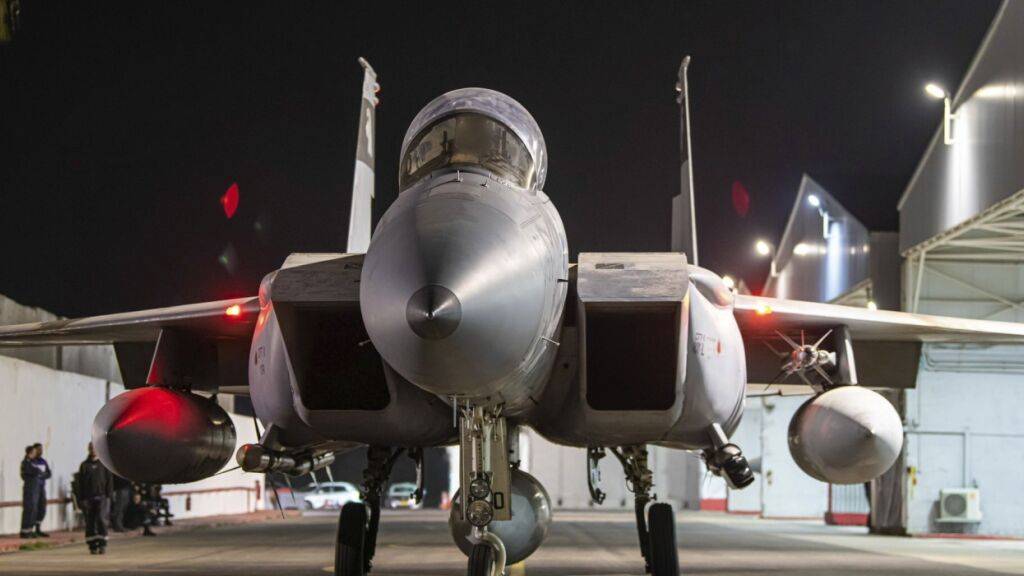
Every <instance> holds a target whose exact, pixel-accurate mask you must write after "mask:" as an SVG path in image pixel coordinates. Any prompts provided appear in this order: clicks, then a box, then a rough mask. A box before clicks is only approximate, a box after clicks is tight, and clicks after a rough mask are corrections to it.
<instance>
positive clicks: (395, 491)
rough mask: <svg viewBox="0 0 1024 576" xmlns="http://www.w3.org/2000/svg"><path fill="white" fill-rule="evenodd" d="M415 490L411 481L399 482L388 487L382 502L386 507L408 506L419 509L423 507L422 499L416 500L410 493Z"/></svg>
mask: <svg viewBox="0 0 1024 576" xmlns="http://www.w3.org/2000/svg"><path fill="white" fill-rule="evenodd" d="M415 491H416V485H415V484H413V483H411V482H399V483H397V484H392V485H391V487H390V488H388V495H387V498H385V500H384V502H385V505H386V506H387V507H388V508H408V509H410V510H419V509H420V508H422V507H423V501H422V500H420V501H419V502H417V501H416V500H414V499H413V497H412V493H413V492H415Z"/></svg>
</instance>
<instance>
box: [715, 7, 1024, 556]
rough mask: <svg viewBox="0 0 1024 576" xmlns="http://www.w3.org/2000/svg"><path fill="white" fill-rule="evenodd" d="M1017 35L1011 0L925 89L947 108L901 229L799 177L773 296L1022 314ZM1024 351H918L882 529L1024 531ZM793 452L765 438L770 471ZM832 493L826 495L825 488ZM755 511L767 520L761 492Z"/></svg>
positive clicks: (853, 501) (862, 509)
mask: <svg viewBox="0 0 1024 576" xmlns="http://www.w3.org/2000/svg"><path fill="white" fill-rule="evenodd" d="M1021 30H1024V4H1022V3H1020V2H1012V1H1010V2H1005V3H1004V4H1003V5H1002V7H1001V8H1000V10H999V12H998V14H997V15H996V17H995V19H994V21H993V23H992V26H991V28H990V30H989V31H988V34H987V36H986V37H985V40H984V41H983V43H982V44H981V46H980V48H979V50H978V52H977V54H976V55H975V57H974V60H973V62H972V64H971V66H970V68H969V69H968V72H967V74H966V75H965V77H964V79H963V81H962V83H961V85H960V86H959V87H958V88H957V90H956V91H955V93H950V94H946V93H945V89H943V88H941V87H930V89H929V94H931V95H932V96H935V97H938V98H939V99H940V100H945V112H944V114H945V118H943V122H941V123H940V124H939V127H938V129H937V130H936V132H935V134H934V136H933V137H932V139H931V143H930V145H929V146H928V149H927V150H926V151H925V153H924V156H923V157H922V158H921V160H920V162H919V164H918V167H917V170H916V171H915V173H914V175H913V178H912V179H911V181H910V182H909V184H908V185H907V187H906V190H905V191H904V193H903V196H902V198H901V200H900V202H899V204H898V206H896V207H895V209H898V210H899V231H898V232H895V233H894V232H888V231H869V230H867V228H865V227H864V225H863V224H861V223H860V222H859V221H858V220H857V219H856V217H854V216H853V215H852V214H850V213H849V212H848V211H847V210H846V209H845V208H844V207H843V206H842V205H841V204H840V203H839V202H838V201H837V200H836V199H835V198H834V197H833V196H832V195H831V194H829V193H828V191H827V190H825V189H824V188H822V187H821V186H820V185H819V184H818V183H817V182H815V181H814V180H813V179H812V178H811V177H809V176H805V177H804V179H803V181H802V183H801V186H800V189H799V190H798V192H797V196H796V200H795V202H794V205H793V209H792V213H791V216H790V219H789V223H788V224H787V226H786V229H785V232H784V234H783V236H782V238H781V240H780V241H779V242H778V249H777V250H774V253H773V254H772V259H773V263H772V270H773V272H774V274H772V275H771V277H770V278H769V280H768V282H767V284H766V288H765V294H767V295H772V296H778V297H786V298H799V299H806V300H815V301H820V302H834V303H840V304H848V305H860V306H876V307H878V308H881V309H902V310H905V311H910V312H921V313H925V314H935V315H945V316H961V317H965V318H978V319H988V320H1005V321H1011V322H1020V321H1021V320H1022V319H1024V304H1022V303H1024V241H1022V234H1024V169H1022V166H1024V163H1022V162H1021V150H1022V147H1024V125H1022V124H1021V123H1020V122H1019V121H1016V119H1017V118H1020V117H1021V114H1022V113H1024V99H1022V98H1021V94H1022V89H1024V88H1022V86H1024V84H1022V83H1021V82H1022V79H1021V73H1022V71H1021V62H1022V60H1021V56H1022V54H1024V44H1022V40H1021V38H1022V36H1021V33H1020V32H1021ZM932 88H938V89H939V90H933V89H932ZM922 105H924V103H922ZM861 193H870V191H868V190H865V191H862V192H861ZM1020 358H1021V348H1020V347H1018V346H1009V345H966V344H960V345H956V344H925V345H924V346H923V347H922V350H921V354H920V362H919V365H918V369H917V374H916V378H915V380H914V382H913V386H912V387H909V388H907V389H904V390H899V391H896V392H895V393H894V394H893V395H892V396H891V397H890V400H891V401H892V402H893V403H894V405H896V406H897V407H898V408H899V410H900V412H901V414H902V416H903V419H904V426H905V433H906V445H905V447H904V453H903V456H902V458H901V460H900V461H899V462H897V464H896V465H895V466H894V468H893V470H892V471H890V473H888V474H887V475H885V476H883V477H882V478H880V479H878V480H876V481H875V482H874V483H873V484H872V490H871V494H872V499H873V500H872V504H873V505H874V506H873V507H872V508H871V509H872V512H873V516H872V520H871V522H872V528H873V529H876V530H878V531H887V532H896V533H909V534H920V533H946V532H954V533H956V532H965V533H974V534H988V535H1007V536H1021V535H1024V500H1022V499H1021V496H1020V494H1021V492H1020V488H1019V485H1018V484H1017V482H1016V480H1015V479H1014V478H1013V475H1012V474H1007V473H1006V468H1005V464H1006V461H1005V458H1006V456H1007V455H1009V454H1021V453H1024V422H1022V421H1021V419H1020V418H1019V414H1020V413H1021V412H1022V411H1024V389H1021V387H1020V385H1019V384H1020V379H1021V376H1022V375H1024V363H1022V362H1021V359H1020ZM866 384H867V385H870V384H871V383H866ZM752 402H753V404H754V405H755V406H754V412H757V411H760V412H761V413H762V414H767V413H769V412H775V411H776V410H778V409H780V408H781V409H783V410H785V409H786V408H787V407H788V405H789V404H791V403H792V402H794V400H792V399H786V398H781V397H780V398H766V399H760V400H753V401H752ZM758 404H760V406H757V405H758ZM790 408H791V407H790ZM756 420H757V417H754V418H749V416H748V420H745V421H744V426H748V425H750V426H754V427H756V426H757V424H756ZM765 422H767V423H768V424H767V426H768V427H770V426H771V420H770V419H768V420H763V421H762V426H765V424H764V423H765ZM782 426H785V421H784V420H783V422H782ZM776 428H777V429H775V430H773V431H770V432H769V431H768V429H767V428H765V435H764V437H765V438H770V437H775V436H778V435H779V434H780V433H783V430H781V429H778V426H776ZM787 457H788V454H786V453H785V452H784V451H783V452H781V453H778V452H774V453H773V452H772V450H771V448H770V447H768V446H766V447H765V448H764V453H763V458H764V461H763V463H762V466H763V467H764V473H767V471H769V470H775V469H777V467H782V468H783V469H785V460H786V459H787ZM796 476H800V474H799V472H797V473H796ZM781 483H783V484H787V485H792V486H796V485H799V484H801V483H802V484H804V486H803V487H802V488H798V490H804V492H803V493H804V494H817V496H816V500H817V504H816V505H815V506H814V507H812V508H813V511H814V512H815V513H818V512H819V511H825V510H829V511H832V510H839V511H840V512H850V511H853V512H856V513H867V510H868V506H867V501H866V499H865V498H864V497H863V496H861V498H860V501H859V502H858V498H857V494H854V493H852V492H850V490H849V489H845V488H844V489H837V488H834V489H832V490H831V492H830V491H829V489H828V487H825V486H815V484H816V483H814V481H812V480H810V479H807V478H806V477H804V478H803V479H800V478H798V477H791V476H790V475H789V474H786V476H785V481H781ZM807 483H810V484H809V485H807ZM818 484H820V483H818ZM806 490H812V491H811V492H807V491H806ZM829 493H831V495H832V499H831V500H828V499H826V498H825V497H824V495H826V494H829ZM861 494H862V493H861ZM729 498H730V500H729V502H730V507H731V508H732V507H736V508H738V509H744V507H749V506H751V503H750V502H749V499H750V497H749V496H748V495H746V494H744V493H742V492H736V493H730V496H729ZM964 501H966V502H967V503H968V504H967V505H966V507H963V505H962V504H961V503H962V502H964ZM976 502H977V503H978V505H977V506H976V505H975V503H976ZM754 509H757V505H756V503H754ZM760 510H761V512H762V513H764V514H766V515H769V514H772V508H771V505H770V503H769V502H767V501H765V502H762V503H761V508H760ZM810 510H811V509H808V511H810ZM957 511H959V513H956V512H957Z"/></svg>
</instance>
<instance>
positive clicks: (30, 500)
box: [19, 446, 40, 538]
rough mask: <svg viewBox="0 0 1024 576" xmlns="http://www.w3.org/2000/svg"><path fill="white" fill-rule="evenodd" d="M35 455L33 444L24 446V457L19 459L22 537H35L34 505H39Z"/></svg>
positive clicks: (37, 471) (37, 472) (37, 470)
mask: <svg viewBox="0 0 1024 576" xmlns="http://www.w3.org/2000/svg"><path fill="white" fill-rule="evenodd" d="M35 457H36V449H35V447H34V446H26V447H25V458H24V459H23V460H22V461H21V480H22V482H24V484H23V485H22V488H21V532H20V533H19V535H20V536H21V537H22V538H35V537H36V532H35V525H36V506H38V505H39V485H40V484H39V474H40V472H39V469H38V468H36V467H35V465H33V464H32V460H33V459H34V458H35Z"/></svg>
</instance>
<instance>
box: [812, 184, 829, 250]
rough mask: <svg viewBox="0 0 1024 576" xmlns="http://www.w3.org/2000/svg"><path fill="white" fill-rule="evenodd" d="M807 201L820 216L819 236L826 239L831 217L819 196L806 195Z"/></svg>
mask: <svg viewBox="0 0 1024 576" xmlns="http://www.w3.org/2000/svg"><path fill="white" fill-rule="evenodd" d="M807 203H808V204H810V205H811V207H812V208H815V209H816V210H817V211H818V215H819V216H821V236H822V238H825V239H826V240H828V236H829V226H828V225H829V223H830V222H832V217H831V216H829V214H828V210H825V207H824V206H823V205H822V202H821V198H820V197H818V196H817V195H816V194H808V195H807Z"/></svg>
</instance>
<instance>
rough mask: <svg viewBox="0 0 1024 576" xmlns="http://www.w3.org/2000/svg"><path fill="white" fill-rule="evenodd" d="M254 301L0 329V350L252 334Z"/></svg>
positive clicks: (254, 316) (209, 303) (38, 323)
mask: <svg viewBox="0 0 1024 576" xmlns="http://www.w3.org/2000/svg"><path fill="white" fill-rule="evenodd" d="M259 310H260V307H259V299H258V298H256V297H249V298H235V299H231V300H218V301H215V302H203V303H201V304H186V305H183V306H171V307H169V308H156V309H153V310H140V311H137V312H124V313H120V314H107V315H104V316H92V317H89V318H75V319H70V320H53V321H50V322H34V323H31V324H16V325H13V326H0V347H20V346H54V345H88V344H118V343H122V342H156V340H157V338H158V337H159V336H160V332H161V331H162V330H165V329H174V330H180V331H182V332H187V333H190V334H194V335H196V336H198V337H201V338H208V339H225V338H226V339H234V338H241V337H248V336H251V335H252V332H253V326H255V323H256V317H257V315H258V314H259Z"/></svg>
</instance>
